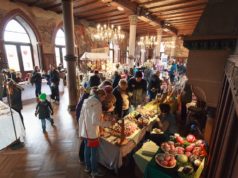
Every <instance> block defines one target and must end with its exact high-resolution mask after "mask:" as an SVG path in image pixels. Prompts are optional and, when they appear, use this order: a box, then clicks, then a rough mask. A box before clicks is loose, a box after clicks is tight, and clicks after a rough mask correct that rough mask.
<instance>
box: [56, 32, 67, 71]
mask: <svg viewBox="0 0 238 178" xmlns="http://www.w3.org/2000/svg"><path fill="white" fill-rule="evenodd" d="M65 55H66V51H65V36H64V31H63V30H62V29H59V30H58V32H57V33H56V38H55V57H56V65H57V66H58V65H59V64H60V63H61V64H63V67H64V68H66V62H65V60H64V56H65Z"/></svg>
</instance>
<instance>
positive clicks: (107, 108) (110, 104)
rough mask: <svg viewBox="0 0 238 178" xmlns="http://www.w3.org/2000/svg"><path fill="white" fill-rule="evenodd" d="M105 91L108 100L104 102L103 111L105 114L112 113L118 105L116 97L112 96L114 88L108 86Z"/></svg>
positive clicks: (104, 88)
mask: <svg viewBox="0 0 238 178" xmlns="http://www.w3.org/2000/svg"><path fill="white" fill-rule="evenodd" d="M103 90H104V91H105V92H106V98H105V100H104V101H103V102H102V110H103V112H107V113H112V112H113V111H114V108H115V103H116V97H115V96H114V95H113V94H112V90H113V88H112V86H110V85H106V86H104V87H103Z"/></svg>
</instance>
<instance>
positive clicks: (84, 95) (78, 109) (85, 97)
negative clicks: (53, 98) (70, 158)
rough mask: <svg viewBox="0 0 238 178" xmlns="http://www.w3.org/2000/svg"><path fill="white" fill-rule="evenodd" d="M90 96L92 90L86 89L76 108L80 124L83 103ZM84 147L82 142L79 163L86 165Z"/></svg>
mask: <svg viewBox="0 0 238 178" xmlns="http://www.w3.org/2000/svg"><path fill="white" fill-rule="evenodd" d="M89 96H90V88H89V87H88V88H84V92H83V94H82V95H81V97H80V99H79V102H78V104H77V106H76V120H77V122H79V118H80V113H81V110H82V106H83V103H84V101H85V100H86V99H87V98H88V97H89ZM84 147H85V144H84V141H81V143H80V146H79V161H80V163H84Z"/></svg>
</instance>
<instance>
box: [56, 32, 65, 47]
mask: <svg viewBox="0 0 238 178" xmlns="http://www.w3.org/2000/svg"><path fill="white" fill-rule="evenodd" d="M55 45H61V46H65V36H64V32H63V30H62V29H59V30H58V32H57V34H56V38H55Z"/></svg>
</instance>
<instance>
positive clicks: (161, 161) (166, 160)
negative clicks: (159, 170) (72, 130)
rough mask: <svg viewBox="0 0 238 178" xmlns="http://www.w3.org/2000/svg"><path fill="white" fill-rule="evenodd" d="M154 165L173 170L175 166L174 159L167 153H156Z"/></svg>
mask: <svg viewBox="0 0 238 178" xmlns="http://www.w3.org/2000/svg"><path fill="white" fill-rule="evenodd" d="M155 161H156V163H157V164H158V165H159V166H161V167H163V168H168V169H171V168H174V167H175V166H176V159H175V157H174V155H172V154H169V153H158V154H157V155H156V156H155Z"/></svg>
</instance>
